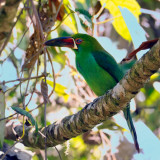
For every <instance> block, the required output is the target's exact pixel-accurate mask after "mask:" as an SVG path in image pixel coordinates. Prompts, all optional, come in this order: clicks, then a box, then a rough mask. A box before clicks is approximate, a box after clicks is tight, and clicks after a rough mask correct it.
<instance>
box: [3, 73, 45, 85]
mask: <svg viewBox="0 0 160 160" xmlns="http://www.w3.org/2000/svg"><path fill="white" fill-rule="evenodd" d="M42 77H45V75H44V74H42V75H40V76H34V77H30V78H21V79H19V78H18V79H15V80H10V81H3V82H0V85H4V84H6V83H11V82H16V81H20V82H21V83H22V81H27V80H29V79H37V78H42Z"/></svg>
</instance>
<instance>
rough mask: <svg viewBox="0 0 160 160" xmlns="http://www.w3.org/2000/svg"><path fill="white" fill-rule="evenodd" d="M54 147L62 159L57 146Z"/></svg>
mask: <svg viewBox="0 0 160 160" xmlns="http://www.w3.org/2000/svg"><path fill="white" fill-rule="evenodd" d="M54 148H55V149H56V151H57V153H58V155H59V158H60V160H62V157H61V154H60V152H59V150H58V149H57V147H54Z"/></svg>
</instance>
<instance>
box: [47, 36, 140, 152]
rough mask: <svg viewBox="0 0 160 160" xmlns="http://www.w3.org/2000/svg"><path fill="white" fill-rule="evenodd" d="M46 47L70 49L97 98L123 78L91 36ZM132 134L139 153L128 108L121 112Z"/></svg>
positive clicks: (61, 40)
mask: <svg viewBox="0 0 160 160" xmlns="http://www.w3.org/2000/svg"><path fill="white" fill-rule="evenodd" d="M45 45H46V46H58V47H69V48H72V49H73V51H74V52H75V55H76V67H77V70H78V71H79V73H80V74H81V75H82V76H83V77H84V79H85V80H86V82H87V84H88V85H89V86H90V88H91V89H92V90H93V92H94V93H95V94H96V95H97V96H101V95H103V94H105V93H106V92H107V91H108V90H110V89H112V88H113V87H114V86H115V85H116V84H117V83H118V82H119V81H120V80H121V79H122V77H123V76H124V71H123V70H122V68H123V67H121V66H120V65H119V64H118V63H117V62H116V61H115V59H114V58H113V57H112V56H111V55H110V54H109V53H108V52H107V51H106V50H105V49H104V48H103V47H102V46H101V45H100V44H99V42H98V41H97V40H96V39H95V38H94V37H92V36H89V35H87V34H74V35H72V36H71V37H60V38H55V39H51V40H49V41H47V42H45ZM123 112H124V116H125V118H126V121H127V124H128V127H129V129H130V132H131V134H132V137H133V140H134V144H135V147H136V150H137V151H138V152H139V151H140V149H139V144H138V140H137V135H136V130H135V127H134V125H133V121H132V117H131V113H130V106H129V105H128V106H127V107H125V109H124V110H123Z"/></svg>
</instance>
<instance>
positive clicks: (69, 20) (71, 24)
mask: <svg viewBox="0 0 160 160" xmlns="http://www.w3.org/2000/svg"><path fill="white" fill-rule="evenodd" d="M63 24H64V25H66V26H68V27H69V28H70V29H71V30H72V32H73V33H77V28H76V27H75V20H74V19H73V18H71V16H68V17H67V18H66V19H65V20H64V22H63Z"/></svg>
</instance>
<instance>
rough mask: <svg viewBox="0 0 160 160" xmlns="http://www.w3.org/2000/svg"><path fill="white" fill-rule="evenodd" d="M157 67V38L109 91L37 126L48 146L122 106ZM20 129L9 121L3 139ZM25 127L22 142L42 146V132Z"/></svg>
mask: <svg viewBox="0 0 160 160" xmlns="http://www.w3.org/2000/svg"><path fill="white" fill-rule="evenodd" d="M159 68H160V40H159V41H158V42H157V43H156V44H155V45H154V46H153V47H152V48H151V49H150V51H149V52H147V53H146V54H145V55H144V56H143V57H142V58H141V59H140V60H139V61H138V62H137V63H136V64H135V65H134V66H133V67H132V69H131V70H130V71H129V72H128V73H127V74H126V75H125V76H124V77H123V79H122V80H121V81H120V82H119V83H118V84H117V85H116V86H115V87H114V88H113V89H112V90H110V91H108V92H107V93H106V94H105V95H103V96H100V97H98V98H97V99H95V100H94V101H93V102H91V103H89V104H87V105H86V106H85V107H84V108H83V109H82V110H81V111H79V112H78V113H76V114H73V115H71V116H67V117H65V118H63V119H62V120H61V121H58V122H55V123H53V124H51V125H49V126H47V128H46V130H45V129H44V128H42V129H39V130H40V131H41V132H42V133H43V135H47V147H53V146H56V145H57V144H61V143H63V142H65V141H66V140H68V139H71V138H73V137H76V136H78V135H80V134H82V133H84V132H86V131H88V130H90V129H92V128H93V127H94V126H95V125H97V124H99V123H101V122H103V121H106V120H107V119H108V118H109V117H111V116H113V115H115V114H116V113H118V112H119V111H120V110H122V109H124V108H125V107H126V105H127V103H129V102H130V100H131V99H132V98H133V97H134V96H135V95H136V94H137V93H138V91H139V90H140V88H142V87H143V86H144V84H145V83H146V82H147V80H148V79H149V77H150V76H151V75H152V74H154V73H155V72H157V70H158V69H159ZM11 128H12V129H11ZM22 128H23V127H22V124H20V123H19V124H16V123H15V122H13V123H10V125H8V126H7V127H6V134H5V138H7V139H12V140H16V136H15V134H14V133H13V129H14V131H15V132H16V134H17V135H18V136H19V137H20V136H21V135H22ZM25 130H26V132H25V136H24V138H23V144H24V145H26V146H29V147H33V148H41V149H44V147H45V138H44V136H43V135H41V134H38V136H37V135H36V134H35V129H34V127H26V128H25ZM45 132H46V133H45Z"/></svg>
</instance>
